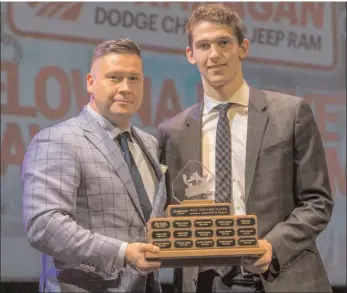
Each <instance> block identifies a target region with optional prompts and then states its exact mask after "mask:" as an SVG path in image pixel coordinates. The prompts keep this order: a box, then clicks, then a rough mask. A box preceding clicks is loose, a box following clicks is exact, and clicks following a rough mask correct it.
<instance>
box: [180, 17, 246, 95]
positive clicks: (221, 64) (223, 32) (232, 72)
mask: <svg viewBox="0 0 347 293" xmlns="http://www.w3.org/2000/svg"><path fill="white" fill-rule="evenodd" d="M191 36H192V44H191V47H187V49H186V55H187V58H188V61H189V62H190V63H192V64H197V66H198V69H199V71H200V74H201V77H202V81H203V85H204V90H205V92H206V93H208V92H209V91H210V90H211V89H214V90H216V89H221V88H225V87H234V85H235V86H236V84H239V85H240V86H241V83H242V81H243V76H242V67H241V60H243V59H244V58H245V57H246V55H247V53H248V40H247V39H244V40H243V42H242V43H241V44H239V42H238V39H237V37H236V36H235V34H234V32H233V29H232V28H231V27H230V26H228V25H225V24H219V23H212V22H201V23H197V24H196V25H194V27H193V28H192V29H191Z"/></svg>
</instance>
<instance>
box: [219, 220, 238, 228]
mask: <svg viewBox="0 0 347 293" xmlns="http://www.w3.org/2000/svg"><path fill="white" fill-rule="evenodd" d="M216 226H217V227H232V226H234V220H233V219H222V220H216Z"/></svg>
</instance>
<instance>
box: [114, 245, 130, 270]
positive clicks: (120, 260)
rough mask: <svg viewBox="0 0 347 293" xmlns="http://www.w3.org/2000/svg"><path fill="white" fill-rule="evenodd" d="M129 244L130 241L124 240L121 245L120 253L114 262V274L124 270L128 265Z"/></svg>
mask: <svg viewBox="0 0 347 293" xmlns="http://www.w3.org/2000/svg"><path fill="white" fill-rule="evenodd" d="M128 244H129V243H128V242H122V244H121V245H120V247H119V250H118V255H117V258H116V260H115V262H114V269H113V273H114V274H118V273H119V272H120V271H123V270H124V269H125V267H126V263H125V251H126V249H127V247H128Z"/></svg>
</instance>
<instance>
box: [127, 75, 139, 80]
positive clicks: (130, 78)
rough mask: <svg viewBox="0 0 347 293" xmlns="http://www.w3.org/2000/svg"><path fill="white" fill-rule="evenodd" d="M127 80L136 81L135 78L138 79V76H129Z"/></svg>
mask: <svg viewBox="0 0 347 293" xmlns="http://www.w3.org/2000/svg"><path fill="white" fill-rule="evenodd" d="M129 80H131V81H137V80H139V77H138V76H129Z"/></svg>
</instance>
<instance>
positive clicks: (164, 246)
mask: <svg viewBox="0 0 347 293" xmlns="http://www.w3.org/2000/svg"><path fill="white" fill-rule="evenodd" d="M153 245H156V246H158V247H159V248H160V249H169V248H171V242H170V241H153Z"/></svg>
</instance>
